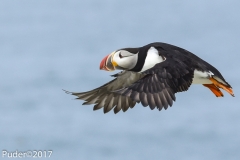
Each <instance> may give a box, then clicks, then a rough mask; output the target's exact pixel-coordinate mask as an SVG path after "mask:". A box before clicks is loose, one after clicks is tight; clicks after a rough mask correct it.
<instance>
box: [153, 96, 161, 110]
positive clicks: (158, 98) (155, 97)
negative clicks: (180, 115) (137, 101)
mask: <svg viewBox="0 0 240 160" xmlns="http://www.w3.org/2000/svg"><path fill="white" fill-rule="evenodd" d="M153 97H154V100H155V103H156V106H157V108H158V110H159V111H161V110H162V107H163V105H162V102H161V99H160V97H159V96H158V93H154V94H153Z"/></svg>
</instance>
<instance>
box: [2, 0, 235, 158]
mask: <svg viewBox="0 0 240 160" xmlns="http://www.w3.org/2000/svg"><path fill="white" fill-rule="evenodd" d="M239 7H240V1H238V0H229V1H223V0H213V1H207V0H203V1H188V0H182V1H177V0H173V1H163V0H152V1H139V0H130V1H117V0H102V1H98V0H86V1H83V0H68V1H63V0H38V1H37V0H35V1H31V0H21V1H20V0H11V1H10V0H3V1H1V2H0V54H1V56H0V77H1V78H0V115H1V116H0V150H1V154H2V150H7V151H15V150H18V151H27V150H53V154H52V156H51V159H56V160H62V159H89V160H92V159H97V160H106V159H109V160H110V159H111V160H112V159H115V160H122V159H138V160H144V159H167V160H174V159H184V160H192V159H194V160H202V159H205V160H206V159H208V160H212V159H218V160H226V159H227V160H233V159H234V160H235V159H240V124H239V122H240V105H239V104H240V103H239V96H240V86H239V82H240V77H239V73H240V71H239V68H240V63H239V62H240V61H239V59H240V56H239V54H240V50H239V46H240V21H239V15H240V10H239ZM155 41H160V42H167V43H170V44H174V45H177V46H180V47H183V48H185V49H188V50H190V51H192V52H193V53H195V54H197V55H198V56H200V57H201V58H203V59H205V60H206V61H208V62H209V63H211V64H213V65H214V66H215V67H216V68H218V69H219V70H220V71H221V73H222V74H223V75H224V77H225V78H226V80H227V81H228V82H229V83H230V84H231V85H232V86H233V89H234V92H235V95H236V97H235V98H233V97H231V96H230V95H229V94H227V93H226V92H224V94H225V97H224V98H216V97H215V96H214V95H213V94H212V93H211V91H210V90H208V89H207V88H205V87H202V86H201V85H196V86H192V87H191V88H190V89H189V91H188V92H184V93H178V94H177V95H176V96H177V101H176V102H175V103H174V105H173V107H172V108H169V109H168V110H166V111H165V110H164V111H161V112H159V111H157V110H153V111H151V110H150V109H149V108H144V107H142V106H141V105H137V106H135V108H134V109H130V110H128V111H127V112H126V113H122V112H121V113H119V114H117V115H115V114H114V113H113V112H111V113H108V114H103V112H102V110H99V111H95V112H93V111H92V108H93V106H82V105H81V104H82V101H77V100H73V99H74V97H73V96H70V95H67V94H65V93H64V92H63V91H62V89H66V90H69V91H86V90H90V89H93V88H95V87H98V86H100V85H102V84H104V83H106V82H108V81H110V80H111V79H112V78H111V77H110V76H109V75H111V74H113V73H109V72H104V71H100V70H99V63H100V61H101V59H102V58H103V57H104V56H105V55H107V54H109V53H110V52H112V51H114V50H116V49H119V48H122V47H134V46H136V47H138V46H142V45H145V44H147V43H150V42H155ZM1 156H2V155H1ZM5 159H7V158H5ZM28 159H30V158H28Z"/></svg>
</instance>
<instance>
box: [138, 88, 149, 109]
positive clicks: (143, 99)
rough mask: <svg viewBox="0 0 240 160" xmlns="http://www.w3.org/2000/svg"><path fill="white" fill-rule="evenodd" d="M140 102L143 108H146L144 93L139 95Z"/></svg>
mask: <svg viewBox="0 0 240 160" xmlns="http://www.w3.org/2000/svg"><path fill="white" fill-rule="evenodd" d="M140 101H141V103H142V105H143V106H144V107H147V106H148V101H147V95H146V93H144V92H141V93H140Z"/></svg>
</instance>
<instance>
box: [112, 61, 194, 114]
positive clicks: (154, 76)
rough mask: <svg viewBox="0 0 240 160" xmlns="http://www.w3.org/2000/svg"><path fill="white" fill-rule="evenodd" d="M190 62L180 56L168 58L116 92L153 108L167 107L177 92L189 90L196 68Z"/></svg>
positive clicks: (170, 104)
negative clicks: (190, 65) (189, 64)
mask: <svg viewBox="0 0 240 160" xmlns="http://www.w3.org/2000/svg"><path fill="white" fill-rule="evenodd" d="M188 63H190V62H186V63H185V62H184V61H183V60H181V61H180V58H179V57H176V58H174V57H171V58H167V59H166V60H165V61H164V62H162V63H158V64H156V65H155V66H154V67H153V68H151V69H149V70H146V71H145V72H143V74H146V76H144V77H143V78H141V79H139V80H138V81H136V82H135V83H133V84H132V85H130V86H128V87H125V88H123V89H120V90H118V91H116V93H118V94H121V95H123V96H127V97H130V98H131V99H132V100H133V101H136V102H141V103H142V105H143V106H148V105H149V106H150V108H151V109H154V108H155V107H157V108H158V109H159V110H161V109H162V108H163V107H164V109H167V108H168V106H172V104H173V101H175V99H176V98H175V93H176V92H182V91H186V90H188V88H189V86H190V85H191V83H192V79H193V72H194V69H193V68H191V67H188V65H187V64H188Z"/></svg>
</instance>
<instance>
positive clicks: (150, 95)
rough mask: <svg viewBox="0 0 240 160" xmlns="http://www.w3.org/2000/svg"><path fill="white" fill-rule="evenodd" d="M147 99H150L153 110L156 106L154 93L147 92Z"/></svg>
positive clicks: (149, 102)
mask: <svg viewBox="0 0 240 160" xmlns="http://www.w3.org/2000/svg"><path fill="white" fill-rule="evenodd" d="M147 99H148V104H149V107H150V108H151V110H153V109H154V108H155V107H156V104H155V101H154V98H153V95H152V94H151V93H147Z"/></svg>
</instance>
